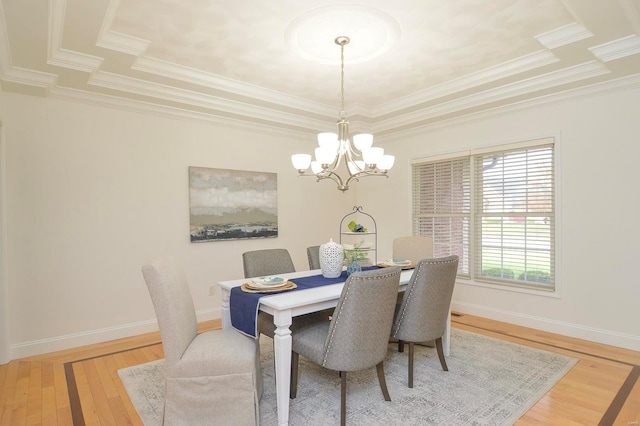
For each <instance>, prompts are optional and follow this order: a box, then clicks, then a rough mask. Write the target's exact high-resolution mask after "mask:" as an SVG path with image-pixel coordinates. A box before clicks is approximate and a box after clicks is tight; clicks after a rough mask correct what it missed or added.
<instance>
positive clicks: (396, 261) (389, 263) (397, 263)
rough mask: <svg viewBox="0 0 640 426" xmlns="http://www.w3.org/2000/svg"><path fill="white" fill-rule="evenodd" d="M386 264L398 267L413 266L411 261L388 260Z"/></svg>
mask: <svg viewBox="0 0 640 426" xmlns="http://www.w3.org/2000/svg"><path fill="white" fill-rule="evenodd" d="M384 263H386V264H388V265H398V266H407V265H411V261H410V260H408V259H387V260H386V261H385V262H384Z"/></svg>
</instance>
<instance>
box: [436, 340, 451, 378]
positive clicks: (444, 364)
mask: <svg viewBox="0 0 640 426" xmlns="http://www.w3.org/2000/svg"><path fill="white" fill-rule="evenodd" d="M436 350H437V351H438V358H440V365H442V369H443V370H444V371H449V368H447V362H446V361H445V360H444V349H443V348H442V337H438V338H437V339H436Z"/></svg>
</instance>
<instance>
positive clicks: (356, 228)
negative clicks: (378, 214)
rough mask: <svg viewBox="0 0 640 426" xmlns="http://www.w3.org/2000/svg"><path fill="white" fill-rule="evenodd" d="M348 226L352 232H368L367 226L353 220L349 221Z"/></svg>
mask: <svg viewBox="0 0 640 426" xmlns="http://www.w3.org/2000/svg"><path fill="white" fill-rule="evenodd" d="M347 227H348V228H349V231H351V232H367V228H365V227H364V226H362V225H360V224H359V223H356V222H355V221H353V220H352V221H351V222H349V224H348V225H347Z"/></svg>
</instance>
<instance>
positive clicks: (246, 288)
mask: <svg viewBox="0 0 640 426" xmlns="http://www.w3.org/2000/svg"><path fill="white" fill-rule="evenodd" d="M297 287H298V286H297V285H296V284H295V283H293V282H291V281H286V282H285V283H284V284H282V285H279V286H277V287H273V288H260V289H256V288H253V287H250V284H249V283H244V284H242V285H241V286H240V290H242V291H244V292H245V293H276V292H278V291H285V290H292V289H294V288H297Z"/></svg>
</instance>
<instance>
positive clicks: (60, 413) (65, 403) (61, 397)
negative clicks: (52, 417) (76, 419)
mask: <svg viewBox="0 0 640 426" xmlns="http://www.w3.org/2000/svg"><path fill="white" fill-rule="evenodd" d="M52 365H53V387H54V389H55V398H56V400H55V401H56V417H57V420H58V421H57V423H58V424H60V425H67V424H71V423H72V418H71V406H70V405H69V393H68V389H67V379H66V377H65V371H64V364H61V363H59V362H53V363H52Z"/></svg>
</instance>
